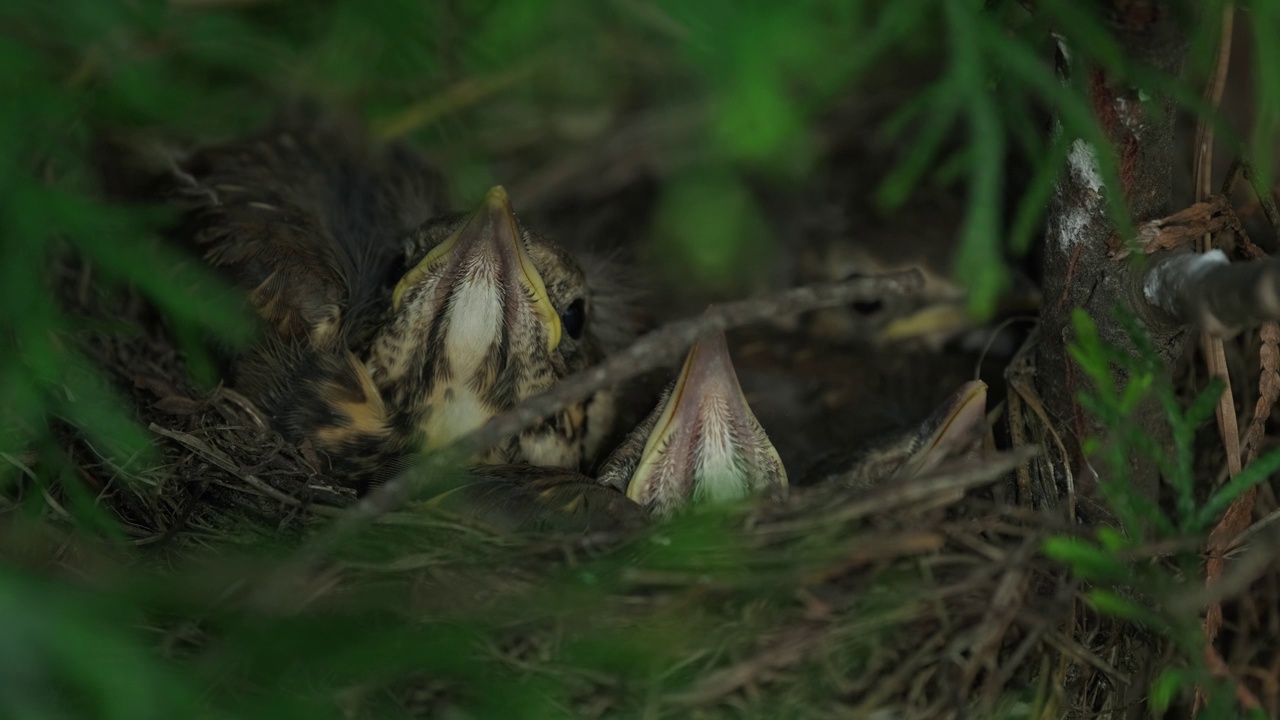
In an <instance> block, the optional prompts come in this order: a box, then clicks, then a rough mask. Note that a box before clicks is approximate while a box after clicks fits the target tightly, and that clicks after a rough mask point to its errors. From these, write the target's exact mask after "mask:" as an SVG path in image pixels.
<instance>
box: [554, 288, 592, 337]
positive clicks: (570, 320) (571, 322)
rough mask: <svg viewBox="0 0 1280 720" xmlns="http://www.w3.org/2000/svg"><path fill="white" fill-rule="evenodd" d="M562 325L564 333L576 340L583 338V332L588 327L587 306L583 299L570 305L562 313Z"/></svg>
mask: <svg viewBox="0 0 1280 720" xmlns="http://www.w3.org/2000/svg"><path fill="white" fill-rule="evenodd" d="M560 324H561V325H562V326H564V331H565V332H566V333H568V335H569V337H571V338H573V339H574V340H578V339H581V338H582V330H583V329H584V328H585V327H586V325H587V304H586V303H585V302H583V300H582V298H578V299H577V300H574V301H573V302H571V303H569V307H567V308H565V309H564V310H561V311H560Z"/></svg>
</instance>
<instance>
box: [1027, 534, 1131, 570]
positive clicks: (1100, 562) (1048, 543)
mask: <svg viewBox="0 0 1280 720" xmlns="http://www.w3.org/2000/svg"><path fill="white" fill-rule="evenodd" d="M1044 552H1045V555H1048V556H1049V557H1050V558H1053V559H1054V560H1058V561H1061V562H1064V563H1066V564H1068V565H1070V566H1071V569H1072V571H1073V572H1074V573H1076V574H1077V575H1079V576H1080V577H1081V578H1083V579H1086V580H1092V581H1098V580H1114V579H1120V578H1125V577H1127V576H1128V574H1129V570H1128V568H1127V567H1126V566H1125V564H1124V563H1123V562H1122V561H1120V560H1118V559H1116V557H1115V556H1113V555H1112V554H1111V553H1110V552H1109V551H1107V550H1104V549H1102V548H1099V547H1098V546H1096V545H1093V544H1092V543H1089V542H1087V541H1085V540H1081V539H1079V538H1072V537H1064V536H1054V537H1051V538H1048V539H1047V540H1045V543H1044Z"/></svg>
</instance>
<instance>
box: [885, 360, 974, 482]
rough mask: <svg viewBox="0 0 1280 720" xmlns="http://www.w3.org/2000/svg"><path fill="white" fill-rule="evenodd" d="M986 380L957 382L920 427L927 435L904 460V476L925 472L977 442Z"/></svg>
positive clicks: (902, 472)
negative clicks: (951, 391) (946, 397)
mask: <svg viewBox="0 0 1280 720" xmlns="http://www.w3.org/2000/svg"><path fill="white" fill-rule="evenodd" d="M986 413H987V384H986V383H984V382H982V381H981V380H971V381H969V382H967V383H965V384H964V385H961V386H960V389H959V390H956V391H955V392H954V393H952V395H951V397H950V398H948V399H947V401H946V402H945V403H943V405H942V406H941V407H939V408H938V409H937V410H936V411H935V412H934V414H933V416H932V417H931V418H929V420H927V421H926V422H925V423H924V425H923V427H924V428H927V431H928V436H927V437H926V438H925V441H924V443H923V444H922V445H921V446H920V448H919V449H918V450H916V451H915V452H914V453H912V455H911V458H910V459H909V460H908V461H907V462H906V463H905V464H904V466H903V468H902V470H901V474H904V475H906V476H907V477H911V476H915V475H919V474H920V473H924V472H928V471H929V470H932V469H933V468H935V467H937V466H938V464H939V463H941V462H942V461H943V460H945V459H947V458H948V457H951V456H952V455H954V454H955V453H957V452H959V451H961V450H964V449H965V448H966V447H968V446H970V445H972V444H973V443H974V442H976V441H977V440H978V439H979V437H980V434H981V431H982V429H983V427H984V423H985V421H986Z"/></svg>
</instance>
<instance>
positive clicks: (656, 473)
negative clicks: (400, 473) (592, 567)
mask: <svg viewBox="0 0 1280 720" xmlns="http://www.w3.org/2000/svg"><path fill="white" fill-rule="evenodd" d="M754 494H762V495H765V496H768V497H773V498H782V497H785V496H786V494H787V473H786V469H785V468H783V466H782V461H781V459H779V457H778V453H777V451H776V450H775V449H774V447H773V444H772V443H771V442H770V441H769V437H768V435H766V434H765V431H764V429H763V428H762V427H761V426H760V423H759V422H758V421H757V420H756V418H755V415H754V414H753V413H752V412H751V408H750V407H749V406H748V405H747V400H746V398H745V397H743V394H742V388H741V387H739V385H738V378H737V375H736V373H735V372H734V369H733V362H732V360H731V359H730V357H729V348H728V345H727V343H726V341H725V336H724V333H723V332H715V333H712V334H709V335H707V336H704V337H703V338H702V339H700V340H699V341H698V342H697V343H695V344H694V346H693V347H692V348H691V349H690V350H689V353H688V355H687V356H686V358H685V362H684V365H683V367H682V368H681V370H680V374H679V375H678V376H677V377H676V379H675V380H674V381H673V382H672V383H671V384H670V385H669V386H668V388H667V390H666V392H665V393H664V394H663V397H662V399H661V400H660V401H659V403H658V405H657V407H655V408H654V410H653V412H652V413H650V414H649V416H648V417H646V418H645V419H644V421H642V422H641V423H640V425H639V426H637V427H636V429H635V430H634V431H632V432H631V434H630V435H629V436H628V437H627V438H626V440H625V441H624V442H623V443H622V444H621V445H620V446H619V447H618V448H617V449H616V450H615V451H614V452H613V454H612V455H610V456H609V458H608V459H607V460H606V461H605V463H604V465H603V467H602V469H601V472H600V475H599V478H598V479H595V480H593V479H591V478H589V477H587V476H585V475H582V474H580V473H576V472H566V471H558V470H554V469H549V468H535V467H515V466H506V467H495V466H481V467H476V468H473V469H471V471H470V476H469V477H468V478H467V479H465V480H464V481H463V482H462V484H461V485H460V486H459V487H457V488H454V489H451V490H449V491H446V492H444V493H442V494H441V495H439V496H436V497H435V498H433V499H432V500H430V501H429V502H428V504H429V505H431V506H434V507H436V508H437V509H444V510H447V511H449V512H453V513H457V514H460V515H465V516H469V517H472V518H475V519H478V520H481V521H483V522H487V523H490V524H493V525H496V526H499V527H503V528H507V529H513V530H528V529H538V528H556V529H582V530H586V529H610V528H616V527H620V526H621V527H629V526H637V525H642V524H644V523H645V522H646V521H647V520H648V519H649V518H665V517H668V516H670V515H672V514H674V513H676V512H677V511H679V510H680V509H681V508H683V507H685V506H687V505H689V504H692V503H700V502H709V503H724V502H731V501H734V500H739V499H742V498H745V497H747V496H748V495H754Z"/></svg>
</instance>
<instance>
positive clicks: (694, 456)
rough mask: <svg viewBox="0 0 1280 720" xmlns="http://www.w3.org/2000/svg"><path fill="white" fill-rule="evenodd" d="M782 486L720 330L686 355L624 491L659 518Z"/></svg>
mask: <svg viewBox="0 0 1280 720" xmlns="http://www.w3.org/2000/svg"><path fill="white" fill-rule="evenodd" d="M770 484H772V485H775V486H780V487H783V488H785V487H786V484H787V477H786V472H785V471H784V470H783V467H782V461H781V459H780V458H779V457H778V452H777V450H776V449H774V447H773V444H772V443H770V442H769V438H768V436H767V435H765V433H764V430H763V429H762V428H761V427H760V423H759V422H758V421H757V420H756V418H755V415H754V414H753V413H752V412H751V408H750V407H749V406H748V404H747V399H746V397H744V396H743V394H742V387H741V386H740V385H739V384H738V376H737V374H736V373H735V372H734V369H733V362H732V360H731V358H730V357H729V347H728V344H727V342H726V341H725V336H724V333H723V332H716V333H714V334H711V335H708V336H706V337H704V338H702V339H701V340H699V341H698V342H697V343H695V344H694V346H693V347H692V348H691V349H690V350H689V354H688V355H687V356H686V358H685V362H684V367H683V368H682V369H681V371H680V375H679V377H678V378H677V379H676V382H675V385H674V386H673V387H672V389H671V393H670V395H669V396H668V397H667V399H666V402H665V404H664V405H663V407H662V412H661V414H660V415H659V416H658V419H657V421H656V422H655V424H654V426H653V429H652V430H651V431H650V433H649V437H648V440H647V441H646V443H645V446H644V450H643V452H642V453H641V456H640V461H639V463H638V464H637V466H636V470H635V472H634V473H633V475H632V477H631V479H630V482H629V483H628V485H627V497H629V498H631V499H632V500H633V501H635V502H637V503H639V504H641V505H647V506H650V507H654V508H655V509H657V510H659V511H660V512H661V511H663V510H665V509H674V507H677V506H679V505H682V504H684V503H685V502H686V501H687V500H689V499H701V498H705V499H707V500H711V501H727V500H733V499H736V498H740V497H743V496H745V495H746V494H748V493H749V492H750V491H751V490H753V489H755V488H760V487H762V486H766V485H770Z"/></svg>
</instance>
